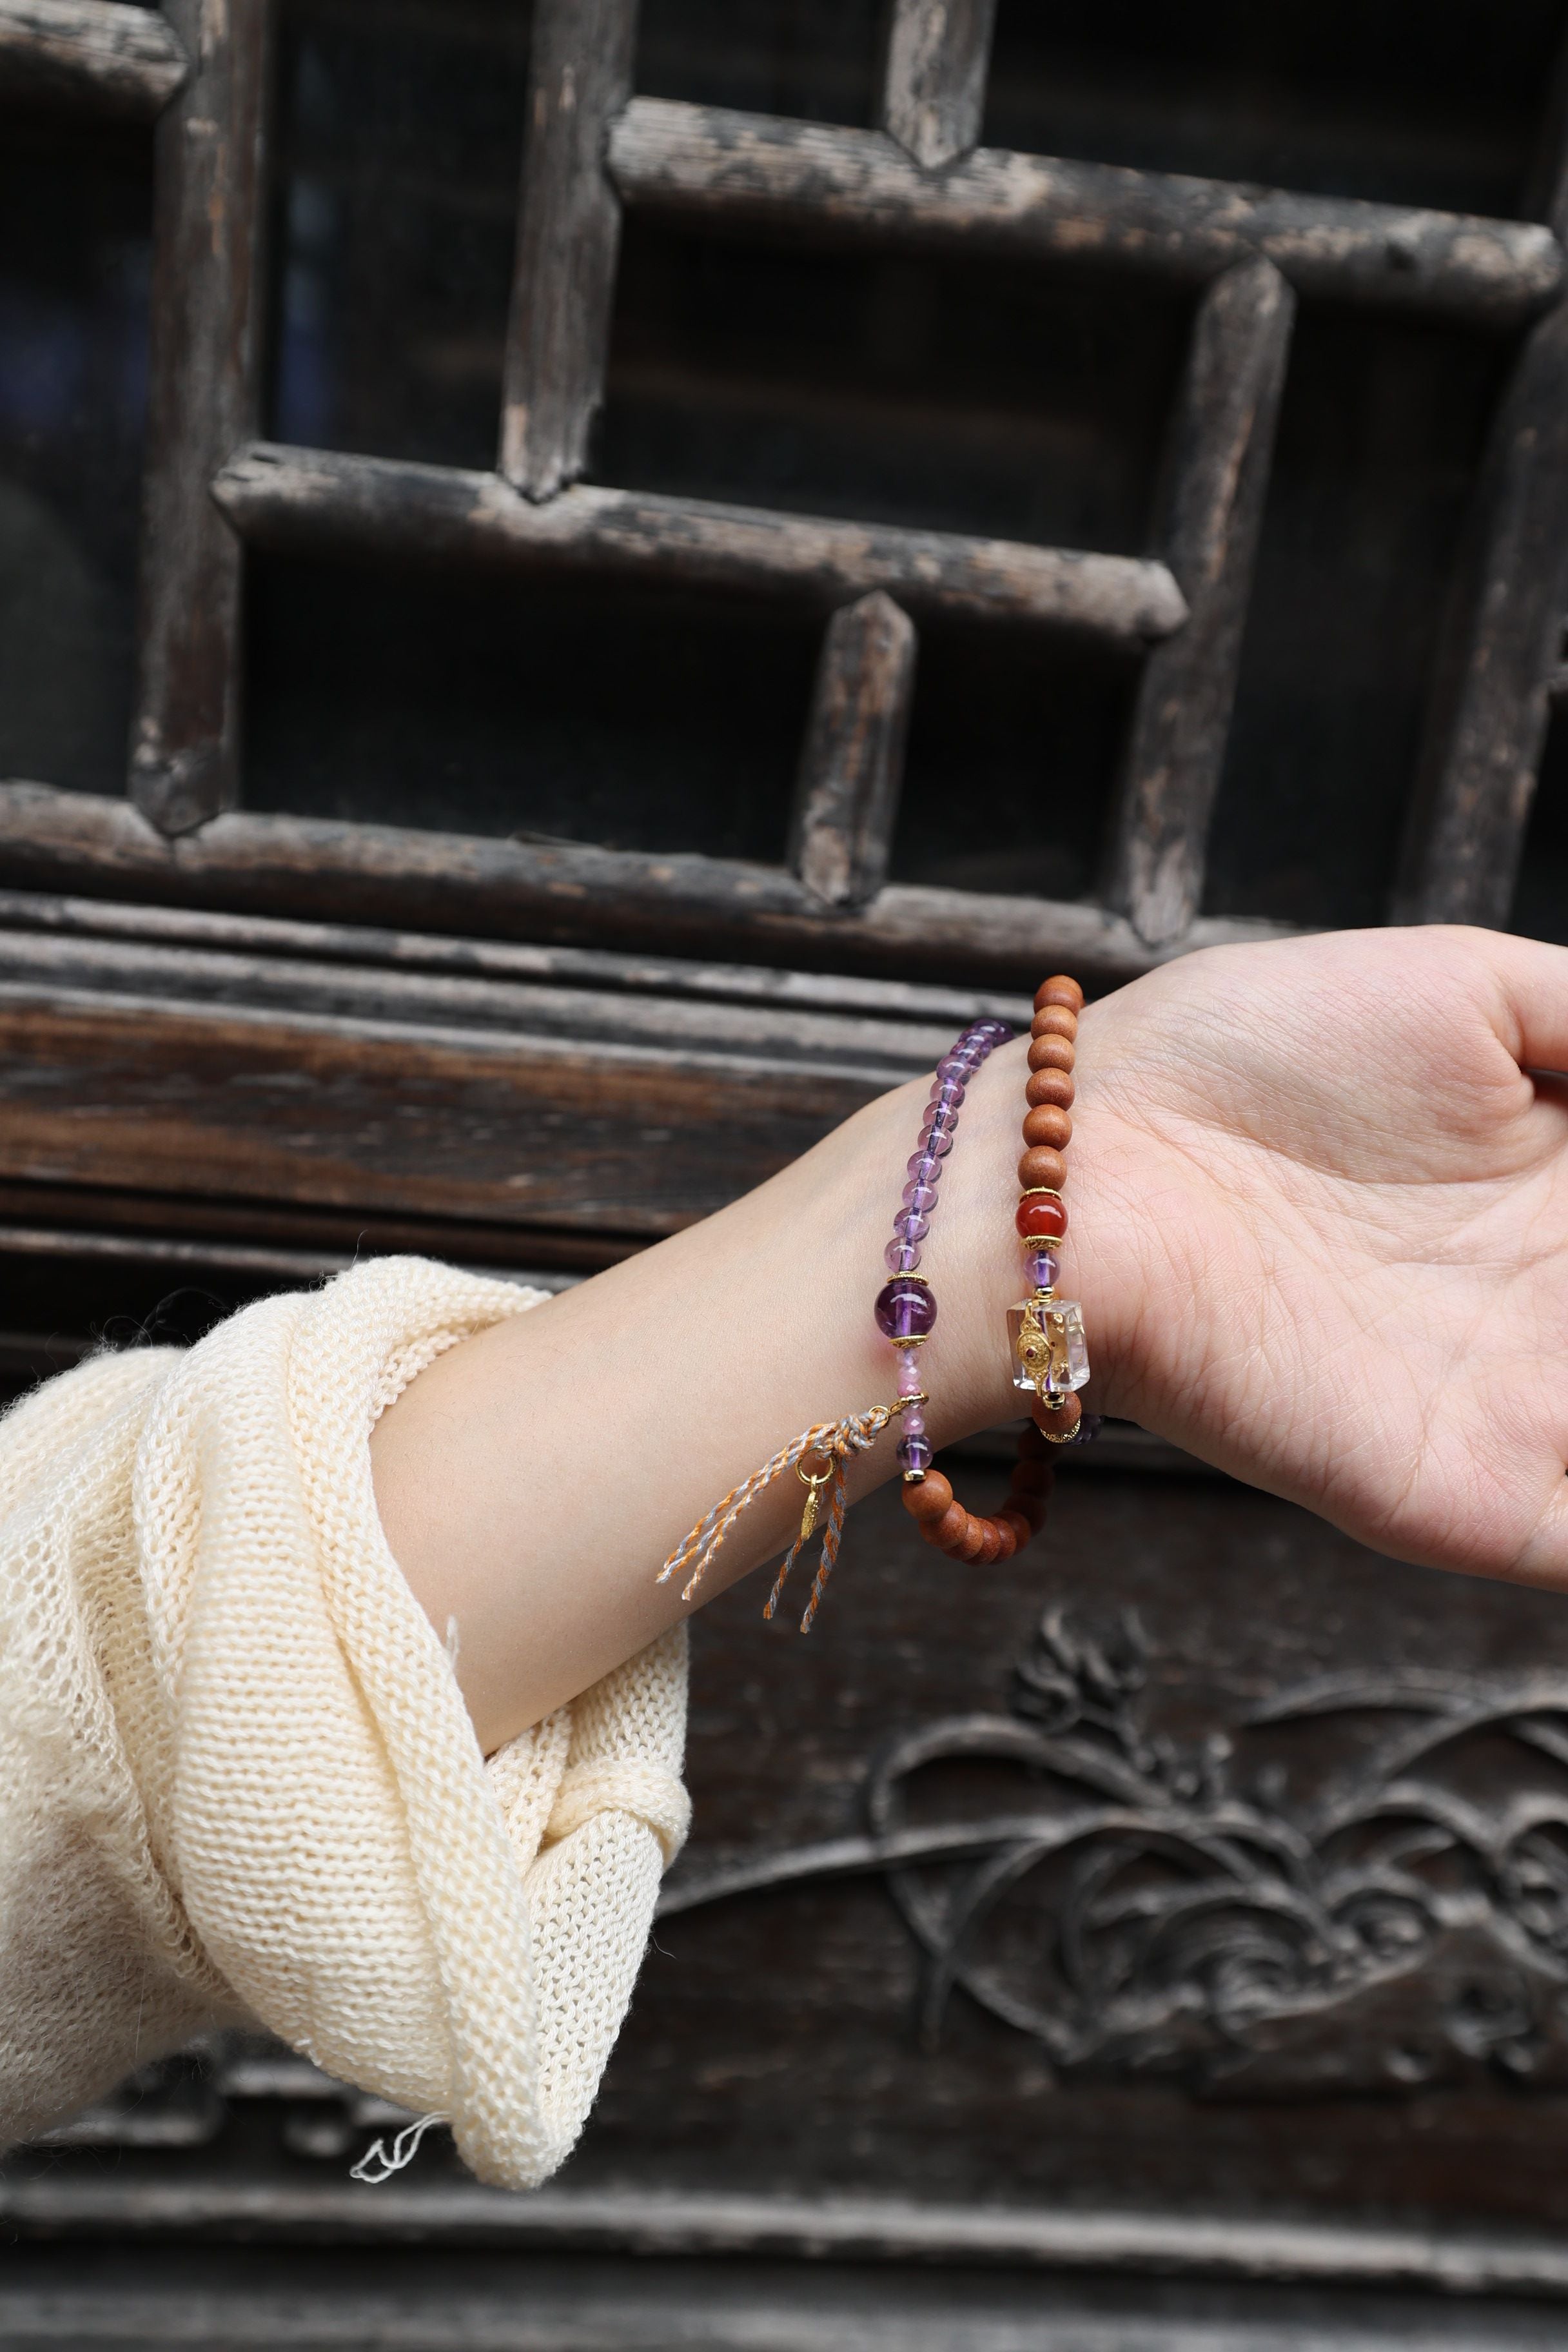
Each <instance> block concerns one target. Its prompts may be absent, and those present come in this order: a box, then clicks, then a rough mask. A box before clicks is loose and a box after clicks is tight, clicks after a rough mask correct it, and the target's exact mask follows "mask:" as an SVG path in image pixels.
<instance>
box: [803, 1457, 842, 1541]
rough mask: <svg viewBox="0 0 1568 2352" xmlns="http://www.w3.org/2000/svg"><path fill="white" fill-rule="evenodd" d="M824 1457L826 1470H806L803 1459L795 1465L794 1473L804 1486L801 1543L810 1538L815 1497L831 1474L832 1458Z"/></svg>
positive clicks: (816, 1505)
mask: <svg viewBox="0 0 1568 2352" xmlns="http://www.w3.org/2000/svg"><path fill="white" fill-rule="evenodd" d="M826 1462H827V1467H826V1470H808V1469H807V1468H806V1466H805V1462H804V1461H800V1462H797V1463H796V1464H795V1476H796V1477H797V1478H798V1479H799V1480H800V1483H801V1485H802V1486H804V1487H805V1510H803V1511H802V1513H801V1515H800V1541H801V1542H802V1543H809V1541H810V1540H811V1531H812V1529H813V1528H814V1527H815V1526H816V1514H817V1509H818V1502H817V1498H818V1496H820V1494H821V1492H822V1489H823V1488H824V1486H826V1485H827V1484H828V1482H829V1481H830V1479H831V1478H832V1476H833V1458H832V1456H831V1455H828V1456H826Z"/></svg>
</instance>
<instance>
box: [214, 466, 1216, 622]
mask: <svg viewBox="0 0 1568 2352" xmlns="http://www.w3.org/2000/svg"><path fill="white" fill-rule="evenodd" d="M213 496H214V498H215V499H216V501H217V504H218V506H219V507H220V508H221V509H222V510H223V512H224V514H226V516H227V518H228V520H230V522H231V523H232V524H233V525H234V527H235V529H236V530H237V531H238V533H239V535H240V536H241V538H242V539H245V540H247V541H249V542H250V543H251V544H252V545H253V546H257V547H266V548H271V549H274V550H277V551H279V552H282V553H287V554H300V555H326V554H334V555H352V556H357V557H362V558H363V557H370V558H374V559H376V560H378V561H388V560H391V561H396V562H418V563H455V564H463V565H468V566H472V567H476V568H477V567H482V566H484V565H493V566H498V567H503V568H506V569H510V570H514V571H526V570H533V571H537V570H541V569H543V568H545V567H547V566H557V567H569V568H573V569H575V570H579V571H584V572H610V573H619V574H621V575H622V576H626V575H633V576H641V577H644V578H651V579H657V580H661V581H671V580H679V581H681V582H684V583H687V584H689V585H690V586H694V587H703V588H714V589H720V590H724V591H733V590H742V591H749V592H752V593H766V594H772V595H785V594H790V595H795V596H797V597H804V598H805V599H807V600H808V601H810V602H813V603H816V604H825V605H828V606H832V605H835V604H841V603H842V602H843V601H844V600H845V599H846V598H847V597H853V596H861V595H865V594H867V593H868V592H869V591H870V590H872V589H874V588H884V589H886V590H887V591H888V592H889V594H890V595H893V596H896V597H897V598H898V599H899V601H900V604H913V605H917V606H924V607H927V608H934V609H936V610H939V611H946V612H957V613H968V614H984V615H987V616H994V617H1002V616H1006V617H1008V618H1011V619H1016V620H1024V621H1034V622H1039V623H1042V624H1048V625H1056V626H1059V627H1063V628H1069V629H1076V630H1080V631H1082V632H1084V633H1085V634H1086V635H1090V636H1093V637H1097V638H1100V639H1101V640H1103V641H1104V642H1106V643H1109V644H1113V645H1115V644H1121V645H1128V646H1137V645H1141V644H1145V643H1149V642H1152V640H1154V639H1156V638H1159V637H1163V636H1167V635H1169V634H1170V632H1171V631H1172V630H1173V629H1175V628H1179V627H1180V625H1181V624H1182V622H1183V621H1184V619H1185V618H1186V611H1187V608H1186V605H1185V603H1184V600H1183V597H1182V594H1181V591H1180V590H1179V589H1178V588H1177V586H1176V583H1175V582H1174V581H1173V578H1172V577H1171V574H1170V572H1168V571H1167V570H1166V568H1165V566H1164V565H1163V563H1152V562H1138V561H1136V560H1134V559H1133V558H1131V557H1129V556H1121V555H1090V554H1082V553H1079V552H1078V551H1076V550H1070V549H1063V548H1054V547H1030V546H1026V545H1024V544H1023V543H1022V542H1020V541H1014V540H1003V539H969V538H963V537H961V536H959V535H958V534H957V533H955V532H950V531H935V530H900V529H898V528H896V527H895V526H893V525H891V524H885V523H859V522H840V521H837V520H831V519H827V518H820V517H816V516H812V515H793V514H777V513H772V512H768V511H765V510H763V509H760V508H752V507H730V506H716V505H710V504H709V503H708V502H707V501H706V500H704V499H678V498H662V497H658V496H657V495H655V494H654V493H652V492H648V491H640V490H606V489H595V488H587V487H584V486H582V485H579V486H578V487H577V488H573V489H570V490H563V492H562V494H561V496H560V497H559V498H556V499H551V500H550V501H549V503H548V504H545V505H539V506H536V505H534V504H533V503H532V502H531V500H530V499H526V498H524V497H522V496H521V494H520V493H519V492H518V491H517V490H515V489H513V488H512V487H511V485H510V483H508V482H503V481H502V480H501V478H500V476H499V475H498V474H472V473H463V472H459V471H458V469H457V468H456V467H444V466H419V465H412V464H408V463H405V462H403V461H400V460H395V459H392V458H382V457H345V456H342V455H340V454H338V453H336V452H334V451H330V450H321V449H292V448H282V447H279V446H276V445H273V444H270V443H257V444H254V445H253V446H250V447H249V448H247V449H245V450H242V451H240V453H239V454H238V455H237V457H236V458H235V459H234V461H233V463H232V464H230V465H228V466H226V467H225V468H224V469H223V471H222V472H221V473H220V474H219V475H218V477H217V478H216V482H215V483H214V485H213Z"/></svg>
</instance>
